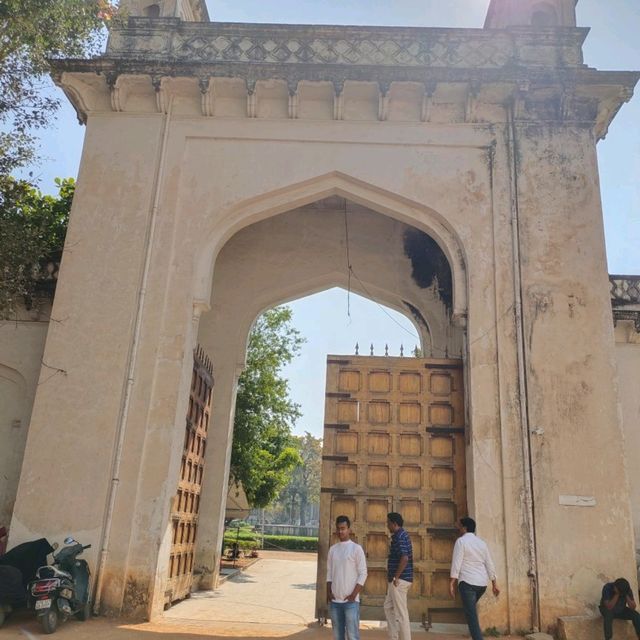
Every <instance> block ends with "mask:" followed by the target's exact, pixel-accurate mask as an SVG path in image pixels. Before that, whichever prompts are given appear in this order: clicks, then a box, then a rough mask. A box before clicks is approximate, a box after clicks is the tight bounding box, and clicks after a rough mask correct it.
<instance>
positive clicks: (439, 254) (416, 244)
mask: <svg viewBox="0 0 640 640" xmlns="http://www.w3.org/2000/svg"><path fill="white" fill-rule="evenodd" d="M404 253H405V255H406V256H407V258H409V260H411V266H412V273H411V276H412V277H413V280H414V282H415V283H416V284H417V285H418V286H419V287H420V288H421V289H428V288H429V287H431V286H432V285H433V284H434V283H435V285H436V290H437V292H438V296H439V298H440V299H441V300H442V302H444V304H445V306H446V307H447V309H448V310H449V311H451V309H452V308H453V283H452V278H451V266H450V265H449V261H448V260H447V257H446V256H445V255H444V253H443V251H442V249H441V248H440V247H439V246H438V243H437V242H436V241H435V240H434V239H433V238H432V237H431V236H428V235H427V234H426V233H424V232H423V231H420V230H419V229H407V230H406V231H405V234H404ZM422 321H423V322H424V319H423V320H422Z"/></svg>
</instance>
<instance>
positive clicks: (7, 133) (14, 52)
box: [0, 0, 115, 175]
mask: <svg viewBox="0 0 640 640" xmlns="http://www.w3.org/2000/svg"><path fill="white" fill-rule="evenodd" d="M114 14H115V9H114V7H113V6H112V4H111V2H110V0H2V2H0V128H1V129H0V175H8V174H9V173H10V172H11V171H13V170H14V169H16V168H17V167H21V166H24V165H26V164H28V163H29V162H31V161H32V160H33V158H34V156H35V142H36V140H35V136H34V131H35V130H37V129H39V128H42V127H44V126H46V125H47V124H48V123H49V122H50V121H51V119H52V117H53V116H54V114H55V112H56V110H57V109H58V107H59V106H60V101H59V99H58V98H57V97H56V96H55V95H54V94H53V93H52V92H51V91H50V90H49V91H47V90H46V88H47V85H48V80H47V78H46V75H47V74H48V73H49V62H48V60H49V59H50V58H58V57H84V56H90V55H93V54H95V53H97V52H98V51H99V49H100V47H101V46H102V42H103V41H104V24H105V22H106V21H108V20H109V19H111V18H112V16H113V15H114Z"/></svg>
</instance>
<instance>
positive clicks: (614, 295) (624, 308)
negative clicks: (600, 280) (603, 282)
mask: <svg viewBox="0 0 640 640" xmlns="http://www.w3.org/2000/svg"><path fill="white" fill-rule="evenodd" d="M609 280H610V283H611V306H612V307H613V321H614V323H617V322H618V321H621V320H627V321H630V322H633V324H634V327H635V330H636V331H637V332H638V333H640V276H618V275H614V276H609Z"/></svg>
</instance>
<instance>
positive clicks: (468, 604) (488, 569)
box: [449, 518, 500, 640]
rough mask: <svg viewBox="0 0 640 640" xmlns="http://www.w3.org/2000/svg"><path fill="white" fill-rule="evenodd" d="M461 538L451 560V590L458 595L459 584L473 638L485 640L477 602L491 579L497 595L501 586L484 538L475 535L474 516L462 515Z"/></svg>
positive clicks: (459, 526) (460, 524) (452, 594)
mask: <svg viewBox="0 0 640 640" xmlns="http://www.w3.org/2000/svg"><path fill="white" fill-rule="evenodd" d="M458 530H459V531H460V537H459V538H458V539H457V540H456V544H455V546H454V547H453V558H452V560H451V574H450V577H451V582H450V585H449V591H450V593H451V597H452V598H455V589H456V583H457V584H458V591H459V593H460V598H461V599H462V607H463V609H464V615H465V617H466V619H467V625H468V627H469V633H470V634H471V638H472V640H483V637H482V630H481V629H480V621H479V620H478V610H477V604H478V600H480V598H482V596H483V595H484V592H485V591H486V590H487V585H488V584H489V580H490V581H491V585H492V589H493V595H494V596H496V598H497V597H498V595H500V589H499V588H498V582H497V580H496V569H495V567H494V565H493V560H492V559H491V554H490V553H489V548H488V547H487V544H486V542H485V541H484V540H481V539H480V538H478V537H477V536H476V523H475V520H473V518H461V519H460V523H459V525H458Z"/></svg>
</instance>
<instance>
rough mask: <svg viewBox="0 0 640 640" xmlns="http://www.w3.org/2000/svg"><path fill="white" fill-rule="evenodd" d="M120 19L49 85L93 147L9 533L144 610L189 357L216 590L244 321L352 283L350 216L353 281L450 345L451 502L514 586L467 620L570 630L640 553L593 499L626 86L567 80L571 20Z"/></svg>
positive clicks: (168, 539)
mask: <svg viewBox="0 0 640 640" xmlns="http://www.w3.org/2000/svg"><path fill="white" fill-rule="evenodd" d="M122 4H123V5H127V6H128V8H129V11H130V14H131V17H130V18H128V20H127V21H126V22H125V23H124V24H121V25H117V26H116V27H114V29H113V30H112V32H111V34H110V39H109V44H108V48H107V53H106V54H105V56H103V57H101V58H98V59H95V60H67V61H59V62H56V63H55V65H54V66H55V69H56V72H55V73H56V81H57V82H58V84H59V85H60V86H61V87H62V88H63V90H64V91H65V93H66V94H67V96H68V97H69V99H70V100H71V102H72V103H73V105H74V106H75V108H76V110H77V112H78V115H79V118H80V119H81V120H82V121H83V122H85V123H86V125H87V133H86V139H85V145H84V150H83V155H82V164H81V169H80V175H79V181H78V189H77V192H76V196H75V200H74V204H73V212H72V217H71V224H70V228H69V233H68V239H67V250H66V252H65V254H64V258H63V261H62V265H61V269H60V278H59V284H58V288H57V292H56V298H55V302H54V309H53V316H54V317H56V318H60V319H64V321H62V322H56V323H52V325H51V326H50V327H49V332H48V336H47V342H46V347H45V355H44V360H45V361H46V362H47V363H49V364H50V365H51V366H55V367H56V368H57V369H60V370H62V371H64V372H65V375H58V376H54V377H51V378H50V379H48V380H47V382H46V384H41V385H40V386H39V387H38V390H37V393H36V397H35V402H34V406H33V412H32V417H31V424H30V428H29V436H28V442H27V446H26V452H25V457H24V463H23V466H22V475H21V478H20V484H19V488H18V494H17V499H16V505H15V510H14V513H13V519H12V524H11V536H12V538H11V539H12V542H19V541H22V540H23V539H26V538H31V537H34V536H39V535H42V534H45V535H48V536H51V537H53V538H59V537H62V536H64V535H67V534H69V533H71V534H73V535H75V536H76V537H78V538H79V539H82V540H83V541H84V542H87V543H91V544H92V545H93V549H92V550H93V556H92V557H91V558H90V560H92V562H93V564H94V565H97V567H98V580H97V586H96V601H97V604H98V606H99V608H100V609H101V610H103V611H106V612H112V613H116V614H119V613H127V614H133V615H138V616H152V615H154V614H156V613H158V612H159V611H160V610H161V608H162V605H163V602H164V591H165V588H166V584H167V579H168V572H169V567H168V564H169V557H170V553H169V551H170V546H171V544H172V527H171V523H170V509H171V502H172V497H173V495H174V494H175V491H176V486H177V479H178V475H179V471H180V463H181V457H182V450H183V441H184V416H185V414H186V408H187V402H188V397H189V388H190V383H191V373H192V359H191V358H192V352H193V348H194V347H195V345H196V344H197V343H198V342H199V343H200V344H201V345H202V346H203V348H204V350H205V352H206V353H208V354H209V356H210V358H211V361H212V365H213V371H214V377H215V390H214V398H213V408H212V421H211V426H210V428H209V434H208V445H207V463H206V464H207V467H206V468H207V471H206V472H205V474H204V479H203V487H202V495H201V506H200V520H199V526H198V540H197V549H196V559H195V566H196V569H197V570H198V571H200V572H201V575H202V583H203V584H205V585H206V584H209V585H210V584H212V583H214V581H215V574H216V571H215V567H216V566H217V563H218V559H219V546H220V545H219V542H220V535H221V530H222V517H223V513H224V499H225V495H226V471H227V469H228V463H229V445H230V434H231V431H230V427H231V424H232V413H233V410H232V408H233V397H234V390H235V384H236V381H237V376H238V375H239V372H240V371H241V369H242V366H243V358H244V347H245V342H246V336H247V331H248V330H249V328H250V326H251V323H252V322H253V320H254V319H255V317H256V315H257V314H258V313H259V312H260V311H261V310H263V309H264V308H267V307H269V306H271V305H274V304H276V303H278V302H281V301H286V300H289V299H292V298H294V297H297V296H300V295H304V294H306V293H309V292H313V291H318V290H321V289H323V288H326V287H328V286H333V285H335V284H344V281H345V278H346V277H347V269H346V266H345V264H344V261H343V260H342V258H341V259H340V260H338V259H337V258H336V256H338V255H343V253H340V252H339V251H338V250H339V249H340V243H341V242H343V241H344V236H343V234H342V232H340V233H338V229H339V225H340V224H341V225H342V228H343V227H344V221H345V219H346V220H348V221H349V223H351V224H352V225H353V228H354V229H357V232H355V233H354V234H353V235H352V237H353V239H354V243H355V244H354V252H355V255H356V257H357V260H358V262H357V263H355V262H354V264H356V267H355V269H356V271H357V272H358V276H359V278H360V280H361V281H362V283H364V286H365V287H366V289H367V290H369V291H371V292H373V295H375V297H377V298H378V299H380V300H381V301H383V302H385V303H387V304H389V305H390V306H392V307H395V308H398V309H403V310H404V311H405V312H407V313H411V315H412V316H413V318H414V320H415V322H416V325H417V326H418V328H419V330H420V331H421V332H422V336H423V340H425V341H431V344H433V345H434V346H435V347H436V348H443V347H444V348H449V347H451V348H455V349H457V350H459V351H456V352H455V353H459V352H461V354H462V357H463V360H464V363H465V390H466V404H467V408H466V420H467V424H466V438H467V442H466V475H467V488H468V495H467V499H468V509H469V512H470V513H471V514H473V515H474V516H475V517H476V519H477V521H478V523H479V527H480V529H481V530H482V532H483V537H484V538H486V539H487V540H488V541H489V544H490V546H491V549H492V551H493V553H494V556H495V559H496V564H497V566H498V571H499V573H500V575H501V577H502V581H503V583H504V585H505V590H504V597H501V598H500V599H499V600H497V601H495V602H492V603H491V604H488V605H487V612H486V615H485V618H484V621H485V622H486V623H487V624H488V625H494V624H495V625H497V626H499V627H509V628H510V629H512V630H513V629H517V628H528V627H531V626H534V627H539V626H541V627H543V628H546V627H548V626H549V625H553V624H555V621H556V619H557V618H558V616H562V615H567V614H576V613H583V612H585V611H587V610H588V609H589V607H590V606H591V605H592V602H593V599H594V593H597V591H598V588H599V585H600V583H601V576H603V575H606V576H612V575H614V574H626V575H628V574H629V567H632V566H633V563H634V559H633V531H632V524H631V523H632V521H631V511H630V505H629V495H628V490H627V489H626V486H627V485H626V483H624V482H622V483H620V485H619V486H618V487H617V489H616V491H607V492H606V493H605V492H604V487H608V486H609V485H610V478H611V475H610V474H611V469H623V468H624V462H623V460H624V452H623V449H622V441H621V438H620V425H619V423H618V417H617V398H616V390H615V388H614V386H613V385H610V384H603V381H608V380H611V379H612V378H613V376H614V361H613V341H612V327H611V321H610V318H611V316H610V300H609V297H608V295H607V275H606V262H605V254H604V243H603V231H602V213H601V208H600V200H599V193H598V180H597V166H596V152H595V143H596V141H597V140H598V139H600V138H602V137H603V136H604V135H605V134H606V131H607V128H608V126H609V124H610V121H611V119H612V118H613V116H614V115H615V113H616V112H617V110H618V109H619V108H620V106H621V105H622V103H623V102H624V101H625V100H628V99H629V98H630V97H631V95H632V91H633V87H634V85H635V83H636V81H637V79H638V74H635V73H626V72H609V71H608V72H601V71H597V70H595V69H591V68H588V67H586V66H585V65H584V64H583V59H582V43H583V40H584V38H585V36H586V30H585V29H581V28H578V27H576V22H575V0H549V2H546V3H544V7H548V8H551V9H552V11H546V13H545V14H544V15H539V14H540V11H541V8H540V7H541V5H540V3H539V2H536V1H534V0H520V1H519V2H515V1H512V0H492V2H491V3H490V9H489V14H488V17H487V23H486V25H485V28H484V29H422V28H421V29H415V28H396V27H394V28H382V27H337V26H322V27H320V26H318V27H311V26H301V25H282V26H275V25H251V24H242V25H240V24H217V23H207V22H205V20H206V19H207V14H206V9H205V8H204V3H203V2H201V0H190V1H189V2H186V1H184V2H177V3H176V2H170V1H169V0H161V1H160V2H156V3H151V2H146V1H144V0H137V1H133V0H132V1H131V2H128V3H125V2H123V3H122ZM151 5H157V9H156V8H155V6H154V7H152V6H151ZM407 238H409V240H407ZM434 256H443V257H444V263H446V264H447V266H448V269H450V277H451V284H450V288H449V289H448V290H447V291H442V290H441V285H442V284H443V283H442V281H441V279H440V278H436V279H435V280H434V278H433V275H434V273H436V272H437V270H435V271H434V261H433V258H434ZM355 259H356V258H354V261H355ZM430 261H431V262H430ZM425 263H427V264H426V266H425ZM439 264H442V261H439ZM425 269H426V271H425ZM429 269H431V271H429ZM96 270H102V273H103V274H104V276H103V277H101V276H100V275H99V274H98V275H97V271H96ZM425 273H430V274H431V276H432V277H431V279H429V278H427V279H426V281H425V280H424V279H422V278H421V275H424V274H425ZM433 282H437V283H438V284H437V286H432V284H433ZM97 283H98V284H97ZM354 288H356V289H357V288H358V287H357V286H356V285H355V283H354ZM52 459H55V460H58V461H64V462H63V463H61V464H59V465H52V464H51V460H52ZM585 460H588V461H589V464H588V465H585V464H584V461H585ZM621 473H622V472H621ZM43 487H46V495H43V494H42V489H43ZM88 489H90V490H88ZM579 505H589V506H579ZM613 536H615V537H616V539H620V538H621V539H622V540H625V541H628V542H625V543H624V544H620V545H615V546H614V547H611V546H609V547H608V553H607V554H603V553H602V544H603V543H602V541H603V540H606V539H611V538H612V537H613ZM576 538H579V541H578V540H576ZM566 540H571V541H572V543H571V544H569V543H566V542H565V541H566Z"/></svg>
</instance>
